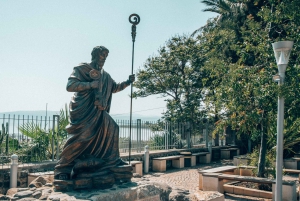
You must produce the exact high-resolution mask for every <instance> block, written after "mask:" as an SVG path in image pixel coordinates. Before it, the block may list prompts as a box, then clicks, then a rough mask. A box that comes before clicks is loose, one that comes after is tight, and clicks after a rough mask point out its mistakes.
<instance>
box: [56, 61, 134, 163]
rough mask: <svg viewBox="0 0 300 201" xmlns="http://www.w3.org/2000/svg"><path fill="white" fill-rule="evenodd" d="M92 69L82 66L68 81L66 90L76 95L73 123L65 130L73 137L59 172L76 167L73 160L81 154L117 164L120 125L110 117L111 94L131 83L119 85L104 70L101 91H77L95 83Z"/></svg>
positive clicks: (71, 116) (72, 108)
mask: <svg viewBox="0 0 300 201" xmlns="http://www.w3.org/2000/svg"><path fill="white" fill-rule="evenodd" d="M92 69H93V68H92V67H91V66H90V65H89V64H87V63H83V64H81V65H79V66H77V67H74V70H73V72H72V74H71V76H70V77H69V79H68V84H67V88H68V87H71V88H72V89H73V90H74V91H75V93H74V96H73V97H72V99H71V102H70V106H69V107H70V108H69V110H70V123H69V125H68V126H67V127H66V130H67V132H68V134H69V135H70V136H71V137H70V138H69V139H68V140H67V142H66V144H65V146H64V150H63V152H62V153H61V156H60V160H59V161H58V163H57V165H56V167H55V168H56V169H59V168H64V167H70V166H72V165H74V160H76V159H78V158H79V157H80V156H82V155H91V156H93V157H95V158H101V159H103V160H104V161H105V164H104V166H106V167H112V166H115V165H118V164H119V163H120V162H121V160H120V154H119V145H118V143H119V126H118V125H117V124H116V122H115V121H114V120H113V119H112V117H111V116H110V115H109V110H110V105H111V100H112V93H116V92H118V91H121V90H123V89H124V88H126V87H127V86H128V85H129V83H128V82H122V83H120V84H117V83H116V82H115V81H114V80H113V79H112V78H111V77H110V75H109V74H108V73H107V72H105V71H103V73H102V75H101V77H100V78H99V82H100V84H99V86H100V87H101V89H87V90H81V91H80V90H77V89H79V88H80V86H81V85H84V84H85V83H88V82H92V81H94V80H93V79H91V78H90V76H89V72H90V71H91V70H92ZM96 96H97V97H100V99H99V102H100V106H99V105H95V97H96Z"/></svg>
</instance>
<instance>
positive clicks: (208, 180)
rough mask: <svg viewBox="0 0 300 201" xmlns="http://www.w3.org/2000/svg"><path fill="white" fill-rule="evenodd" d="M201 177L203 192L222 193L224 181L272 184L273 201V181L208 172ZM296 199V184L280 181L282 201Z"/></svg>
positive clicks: (274, 185)
mask: <svg viewBox="0 0 300 201" xmlns="http://www.w3.org/2000/svg"><path fill="white" fill-rule="evenodd" d="M202 176H203V184H205V185H204V186H203V190H204V191H218V192H220V193H224V183H225V181H224V180H227V181H229V180H231V181H241V182H254V183H263V184H272V192H273V199H275V197H274V196H275V189H276V181H275V180H273V179H267V178H260V177H248V176H237V175H228V174H222V173H210V172H208V173H204V174H203V175H202ZM296 199H297V195H296V183H295V182H294V181H282V201H296Z"/></svg>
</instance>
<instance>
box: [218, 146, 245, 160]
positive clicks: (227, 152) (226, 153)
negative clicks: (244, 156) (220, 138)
mask: <svg viewBox="0 0 300 201" xmlns="http://www.w3.org/2000/svg"><path fill="white" fill-rule="evenodd" d="M220 152H221V159H232V158H233V157H234V156H238V155H240V149H239V148H228V149H221V150H220Z"/></svg>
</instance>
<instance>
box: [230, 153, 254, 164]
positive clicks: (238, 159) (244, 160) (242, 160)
mask: <svg viewBox="0 0 300 201" xmlns="http://www.w3.org/2000/svg"><path fill="white" fill-rule="evenodd" d="M250 161H251V159H250V158H248V157H247V156H246V155H240V156H234V157H233V165H236V166H240V165H249V164H250Z"/></svg>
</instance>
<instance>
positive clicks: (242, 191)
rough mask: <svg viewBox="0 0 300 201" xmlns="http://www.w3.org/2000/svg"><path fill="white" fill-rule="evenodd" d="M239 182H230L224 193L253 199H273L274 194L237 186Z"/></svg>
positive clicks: (225, 186) (226, 185) (225, 185)
mask: <svg viewBox="0 0 300 201" xmlns="http://www.w3.org/2000/svg"><path fill="white" fill-rule="evenodd" d="M236 183H238V182H230V183H227V184H224V186H223V188H224V192H226V193H231V194H236V195H245V196H251V197H258V198H267V199H272V192H269V191H263V190H258V189H252V188H245V187H241V186H235V185H234V184H236Z"/></svg>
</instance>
